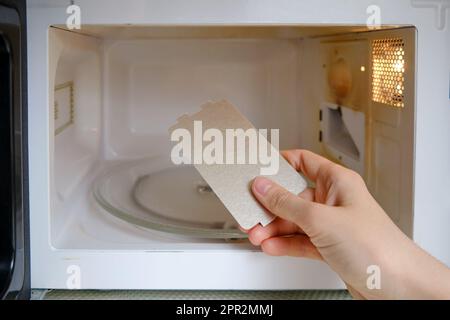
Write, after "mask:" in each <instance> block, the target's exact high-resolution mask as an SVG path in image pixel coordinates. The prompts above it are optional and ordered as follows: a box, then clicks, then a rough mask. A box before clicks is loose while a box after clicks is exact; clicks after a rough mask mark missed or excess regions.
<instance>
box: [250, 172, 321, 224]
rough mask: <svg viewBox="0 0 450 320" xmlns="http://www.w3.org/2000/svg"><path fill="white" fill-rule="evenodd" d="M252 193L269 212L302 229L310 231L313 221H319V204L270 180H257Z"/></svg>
mask: <svg viewBox="0 0 450 320" xmlns="http://www.w3.org/2000/svg"><path fill="white" fill-rule="evenodd" d="M252 192H253V194H254V195H255V197H256V198H257V200H258V201H259V202H260V203H261V204H262V205H263V206H264V207H265V208H266V209H267V210H269V211H270V212H272V213H273V214H275V215H276V216H279V217H281V218H283V219H285V220H289V221H292V222H294V223H295V224H297V225H298V226H300V227H301V228H302V229H305V227H306V229H309V228H308V225H310V224H311V223H312V219H317V215H316V212H317V211H318V210H317V206H318V204H316V203H314V202H311V201H308V200H305V199H302V198H300V197H298V196H296V195H294V194H293V193H291V192H289V191H288V190H286V189H284V188H283V187H281V186H280V185H278V184H276V183H275V182H273V181H271V180H269V179H266V178H263V177H257V178H255V180H253V183H252Z"/></svg>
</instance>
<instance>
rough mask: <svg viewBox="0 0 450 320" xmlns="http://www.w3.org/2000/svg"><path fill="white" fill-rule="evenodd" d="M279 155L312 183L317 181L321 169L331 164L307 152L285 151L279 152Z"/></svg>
mask: <svg viewBox="0 0 450 320" xmlns="http://www.w3.org/2000/svg"><path fill="white" fill-rule="evenodd" d="M281 154H282V155H283V157H284V158H285V159H286V160H287V162H289V163H290V164H291V166H293V167H294V169H295V170H297V171H300V172H301V173H303V174H304V175H305V176H306V177H307V178H308V179H310V180H312V181H316V180H317V177H318V175H319V172H320V170H321V169H323V168H325V167H327V166H330V165H331V164H333V162H331V161H330V160H328V159H326V158H324V157H321V156H319V155H318V154H315V153H313V152H311V151H308V150H302V149H295V150H285V151H281Z"/></svg>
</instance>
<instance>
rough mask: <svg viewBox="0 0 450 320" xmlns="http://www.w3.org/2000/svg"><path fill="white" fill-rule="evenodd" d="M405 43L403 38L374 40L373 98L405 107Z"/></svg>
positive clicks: (376, 100)
mask: <svg viewBox="0 0 450 320" xmlns="http://www.w3.org/2000/svg"><path fill="white" fill-rule="evenodd" d="M404 46H405V43H404V41H403V39H402V38H385V39H376V40H373V42H372V100H373V101H375V102H379V103H383V104H387V105H390V106H394V107H404V90H405V85H404V82H405V75H404V73H405V49H404Z"/></svg>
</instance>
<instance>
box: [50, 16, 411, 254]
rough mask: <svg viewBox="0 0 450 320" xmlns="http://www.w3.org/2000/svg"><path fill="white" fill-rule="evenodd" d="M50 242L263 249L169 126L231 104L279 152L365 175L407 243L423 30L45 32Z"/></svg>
mask: <svg viewBox="0 0 450 320" xmlns="http://www.w3.org/2000/svg"><path fill="white" fill-rule="evenodd" d="M48 31H49V38H48V46H49V47H48V54H49V83H48V88H49V93H48V94H49V105H48V111H49V119H48V120H49V135H48V136H49V146H50V159H51V160H50V168H51V170H50V172H51V190H50V197H51V199H50V200H51V212H50V213H49V221H50V230H51V234H50V242H51V245H52V246H53V247H54V248H57V249H92V250H150V251H153V250H155V251H158V250H161V251H167V250H169V251H172V250H226V249H232V250H255V249H254V248H253V247H252V246H251V245H249V243H248V242H247V241H246V240H245V239H240V238H242V234H240V233H239V232H238V231H237V230H236V225H235V222H234V221H233V219H232V218H231V216H230V215H228V214H227V212H226V210H225V209H224V208H223V207H222V206H221V204H220V202H218V200H217V199H216V198H215V196H214V194H213V193H212V191H211V189H210V188H209V187H208V185H207V184H205V183H204V181H202V180H201V179H200V178H199V176H198V174H197V173H196V172H195V170H194V169H192V168H190V167H188V166H186V167H175V166H173V165H170V160H169V155H170V149H171V147H172V143H171V142H170V139H169V135H168V133H167V129H168V128H169V127H170V126H171V125H173V124H174V123H175V122H176V120H177V118H178V117H179V116H180V115H182V114H186V113H187V114H192V113H194V112H196V111H198V110H199V106H200V105H202V104H203V103H204V102H206V101H208V100H221V99H226V100H228V101H230V102H231V103H233V104H234V105H235V106H237V108H239V110H240V111H241V112H242V113H243V114H244V115H245V116H246V117H247V118H248V119H249V120H250V121H251V122H252V123H253V124H254V125H255V127H257V128H266V129H271V128H277V129H280V144H279V145H280V149H292V148H305V149H309V150H312V151H314V152H316V153H319V154H321V155H323V156H325V157H327V158H329V159H331V160H333V161H335V162H338V163H340V164H342V165H344V166H346V167H349V168H351V169H353V170H355V171H357V172H359V173H360V174H361V176H362V177H363V178H364V179H365V181H366V183H367V185H368V187H369V190H370V191H371V192H372V194H373V195H374V197H375V198H376V200H377V201H378V202H379V203H380V204H381V206H382V207H383V208H384V209H385V210H386V212H387V213H388V214H389V215H390V217H391V218H392V219H393V221H394V222H395V223H396V224H397V225H398V226H399V227H400V228H401V229H402V230H403V231H404V232H405V233H406V234H408V235H409V236H410V237H412V223H413V211H412V204H413V192H412V190H413V186H412V183H413V181H412V179H413V178H412V177H413V159H414V157H413V150H414V110H415V92H414V88H415V87H414V83H415V37H416V30H415V28H414V27H407V26H402V27H400V26H383V27H381V28H379V29H376V30H371V29H368V28H367V27H366V26H312V25H311V26H143V25H142V26H140V25H120V26H118V25H83V26H82V29H80V30H66V29H65V26H61V25H55V26H51V27H50V28H49V30H48Z"/></svg>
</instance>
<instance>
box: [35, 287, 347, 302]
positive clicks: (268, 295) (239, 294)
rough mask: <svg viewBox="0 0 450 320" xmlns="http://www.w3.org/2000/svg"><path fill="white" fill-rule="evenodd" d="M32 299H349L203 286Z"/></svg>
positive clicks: (48, 294)
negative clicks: (204, 288) (203, 288)
mask: <svg viewBox="0 0 450 320" xmlns="http://www.w3.org/2000/svg"><path fill="white" fill-rule="evenodd" d="M31 299H33V300H195V299H200V300H203V299H205V300H321V299H325V300H349V299H351V296H350V294H349V293H348V291H346V290H299V291H297V290H290V291H212V290H208V291H203V290H193V291H190V290H39V289H33V290H32V294H31Z"/></svg>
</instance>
